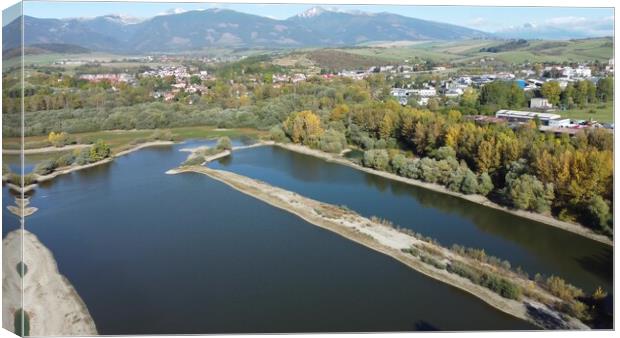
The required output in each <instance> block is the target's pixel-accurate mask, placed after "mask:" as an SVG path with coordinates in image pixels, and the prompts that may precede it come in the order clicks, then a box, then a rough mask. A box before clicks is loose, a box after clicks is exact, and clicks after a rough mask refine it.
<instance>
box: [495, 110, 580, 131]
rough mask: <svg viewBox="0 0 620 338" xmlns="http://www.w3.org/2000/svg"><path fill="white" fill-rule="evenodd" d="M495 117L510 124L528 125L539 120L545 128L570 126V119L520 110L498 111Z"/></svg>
mask: <svg viewBox="0 0 620 338" xmlns="http://www.w3.org/2000/svg"><path fill="white" fill-rule="evenodd" d="M495 117H497V118H500V119H503V120H506V121H508V122H517V123H526V122H529V121H531V120H534V119H536V118H538V120H539V121H540V123H541V124H542V125H543V126H554V127H565V126H568V125H570V120H569V119H562V116H560V115H558V114H550V113H538V112H532V111H520V110H505V109H503V110H498V111H497V112H496V113H495Z"/></svg>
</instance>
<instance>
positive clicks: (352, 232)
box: [167, 166, 588, 329]
mask: <svg viewBox="0 0 620 338" xmlns="http://www.w3.org/2000/svg"><path fill="white" fill-rule="evenodd" d="M183 172H196V173H201V174H204V175H208V176H210V177H211V178H213V179H216V180H218V181H221V182H223V183H225V184H227V185H229V186H230V187H232V188H234V189H236V190H238V191H240V192H242V193H245V194H248V195H250V196H252V197H255V198H257V199H259V200H261V201H263V202H265V203H268V204H270V205H272V206H274V207H277V208H280V209H283V210H285V211H287V212H290V213H293V214H295V215H297V216H299V217H300V218H302V219H304V220H306V221H307V222H309V223H312V224H314V225H317V226H319V227H321V228H324V229H327V230H329V231H332V232H335V233H337V234H339V235H341V236H342V237H345V238H347V239H350V240H352V241H355V242H357V243H360V244H362V245H364V246H366V247H368V248H371V249H373V250H376V251H378V252H381V253H383V254H385V255H388V256H390V257H392V258H394V259H396V260H398V261H400V262H402V263H403V264H405V265H407V266H409V267H411V268H413V269H414V270H416V271H418V272H421V273H423V274H425V275H427V276H429V277H432V278H435V279H437V280H439V281H441V282H444V283H447V284H450V285H452V286H455V287H457V288H459V289H462V290H464V291H466V292H469V293H471V294H473V295H475V296H476V297H478V298H480V299H482V300H483V301H485V302H486V303H488V304H490V305H491V306H493V307H495V308H497V309H499V310H501V311H503V312H505V313H508V314H510V315H513V316H515V317H518V318H521V319H524V320H527V321H529V322H532V323H534V324H535V325H538V326H540V327H543V328H549V329H557V328H570V329H588V327H587V326H586V325H584V324H583V323H581V322H580V321H579V320H577V319H574V318H569V319H568V320H564V319H562V317H561V316H560V314H559V313H557V312H556V311H554V310H552V309H550V308H549V307H547V306H546V305H544V304H542V303H540V302H538V301H535V300H533V299H529V298H523V299H522V300H519V301H517V300H512V299H507V298H503V297H501V296H500V295H498V294H497V293H495V292H493V291H491V290H489V289H487V288H484V287H482V286H480V285H477V284H474V283H473V282H471V281H470V280H468V279H466V278H463V277H460V276H458V275H456V274H453V273H450V272H448V271H447V270H445V269H439V268H436V267H434V266H432V265H429V264H427V263H424V262H423V261H422V260H421V258H420V256H414V255H411V254H409V253H405V252H403V251H402V250H403V249H410V248H412V247H415V248H418V249H420V250H424V251H425V252H426V254H428V255H431V256H433V258H434V259H436V260H437V261H440V262H444V263H446V264H449V263H450V262H455V261H458V262H461V263H466V264H469V265H470V266H471V265H474V264H476V265H478V266H480V268H482V269H488V270H489V271H496V270H497V269H496V268H495V267H494V266H491V265H488V264H484V263H480V262H477V261H473V259H471V258H468V257H463V256H459V255H456V254H455V253H453V252H452V251H450V250H448V249H446V248H443V247H441V246H439V245H436V244H433V243H430V242H426V241H422V240H421V239H418V238H416V237H415V236H412V235H410V234H406V233H403V232H401V231H399V230H397V229H395V228H393V227H389V226H386V225H384V224H381V223H380V222H379V221H378V220H370V219H368V218H365V217H362V216H360V215H358V214H356V213H354V212H352V211H350V210H346V209H343V208H340V207H337V206H333V205H330V204H327V203H322V202H319V201H316V200H313V199H310V198H307V197H304V196H301V195H299V194H296V193H293V192H290V191H287V190H284V189H280V188H277V187H274V186H271V185H269V184H266V183H264V182H261V181H258V180H255V179H251V178H248V177H245V176H241V175H238V174H235V173H232V172H227V171H221V170H215V169H210V168H207V167H203V166H185V167H179V168H177V169H173V170H169V171H168V172H167V173H168V174H178V173H183ZM502 277H504V278H508V279H510V280H511V281H512V282H514V283H516V284H518V285H520V286H521V287H527V288H528V290H529V292H532V293H535V294H536V295H538V296H539V297H541V298H540V299H546V300H548V301H549V302H554V301H557V298H556V297H554V296H552V295H550V294H548V293H547V292H546V291H545V290H543V289H541V288H540V287H538V286H537V285H535V284H533V283H532V282H531V281H529V280H525V279H523V278H521V277H518V276H517V275H516V274H514V273H509V272H504V273H503V274H502ZM532 308H536V309H537V311H536V315H534V314H533V313H532V311H531V309H532ZM541 313H544V315H543V316H540V314H541ZM550 317H551V318H554V320H553V321H551V322H549V321H548V320H542V319H541V318H547V319H548V318H550Z"/></svg>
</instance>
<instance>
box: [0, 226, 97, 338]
mask: <svg viewBox="0 0 620 338" xmlns="http://www.w3.org/2000/svg"><path fill="white" fill-rule="evenodd" d="M22 234H23V245H24V246H23V253H24V257H23V262H24V264H25V267H24V270H25V275H24V278H23V291H24V292H23V303H22V293H21V291H22V278H21V277H20V274H19V272H18V269H17V266H18V264H19V263H20V262H22V257H21V255H22ZM2 270H3V271H2V272H3V273H2V294H3V306H2V327H4V328H5V329H7V330H10V331H15V327H14V320H15V312H16V311H17V310H19V309H20V308H23V309H24V310H25V311H26V313H27V315H28V317H29V322H30V335H31V336H74V335H78V336H89V335H96V334H97V328H96V327H95V322H94V321H93V319H92V317H91V316H90V313H89V312H88V308H87V307H86V305H85V304H84V302H83V301H82V299H81V298H80V296H79V295H78V294H77V292H76V291H75V289H74V288H73V286H72V285H71V283H69V281H68V280H67V279H66V278H65V277H64V276H62V275H61V274H60V272H59V271H58V266H57V264H56V261H55V260H54V257H53V255H52V253H51V252H50V251H49V249H47V248H46V247H45V246H44V245H43V244H41V242H40V241H39V240H38V239H37V237H36V236H35V235H34V234H32V233H30V232H28V231H25V230H23V232H22V230H15V231H12V232H10V233H9V234H7V236H6V237H5V238H4V239H3V240H2Z"/></svg>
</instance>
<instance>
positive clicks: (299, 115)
mask: <svg viewBox="0 0 620 338" xmlns="http://www.w3.org/2000/svg"><path fill="white" fill-rule="evenodd" d="M284 131H285V132H286V134H287V135H288V137H290V138H291V140H292V141H293V142H295V143H301V144H307V145H315V144H316V143H317V142H318V140H319V138H320V137H321V135H323V132H324V131H323V127H321V118H320V117H319V116H318V115H316V114H315V113H313V112H311V111H310V110H304V111H301V112H295V113H292V114H291V115H290V116H289V117H288V118H287V119H286V121H284Z"/></svg>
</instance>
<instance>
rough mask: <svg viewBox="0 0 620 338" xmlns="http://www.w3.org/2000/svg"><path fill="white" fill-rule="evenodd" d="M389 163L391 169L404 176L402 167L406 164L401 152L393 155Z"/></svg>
mask: <svg viewBox="0 0 620 338" xmlns="http://www.w3.org/2000/svg"><path fill="white" fill-rule="evenodd" d="M390 165H391V167H392V171H394V172H395V173H397V174H399V175H401V176H405V175H404V171H405V170H404V169H405V167H406V166H407V158H406V157H405V155H403V154H396V155H394V157H392V159H391V160H390Z"/></svg>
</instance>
